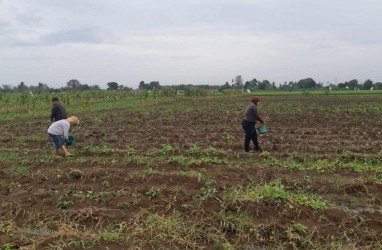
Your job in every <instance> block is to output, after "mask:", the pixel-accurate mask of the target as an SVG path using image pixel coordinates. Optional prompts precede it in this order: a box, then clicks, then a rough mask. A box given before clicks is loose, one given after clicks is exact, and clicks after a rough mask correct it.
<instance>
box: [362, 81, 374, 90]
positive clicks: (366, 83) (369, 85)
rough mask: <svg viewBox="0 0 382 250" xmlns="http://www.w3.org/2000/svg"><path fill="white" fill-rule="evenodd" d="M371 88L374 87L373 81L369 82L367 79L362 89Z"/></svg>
mask: <svg viewBox="0 0 382 250" xmlns="http://www.w3.org/2000/svg"><path fill="white" fill-rule="evenodd" d="M372 87H374V84H373V81H372V80H370V79H367V80H366V81H365V82H364V83H363V89H371V88H372Z"/></svg>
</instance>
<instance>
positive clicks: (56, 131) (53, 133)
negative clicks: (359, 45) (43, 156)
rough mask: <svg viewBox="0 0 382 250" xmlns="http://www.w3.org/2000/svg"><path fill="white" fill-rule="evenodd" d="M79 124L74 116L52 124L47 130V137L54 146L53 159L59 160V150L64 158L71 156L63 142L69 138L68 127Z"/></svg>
mask: <svg viewBox="0 0 382 250" xmlns="http://www.w3.org/2000/svg"><path fill="white" fill-rule="evenodd" d="M79 124H80V120H79V119H78V118H77V117H76V116H71V117H69V118H68V119H63V120H59V121H56V122H53V123H52V124H51V125H50V126H49V128H48V131H47V132H48V134H49V137H50V138H51V139H52V141H53V144H54V157H55V158H60V149H61V150H62V151H63V152H64V156H65V157H66V156H71V155H72V154H71V153H69V152H68V150H67V149H66V146H65V142H66V140H67V139H68V137H69V129H70V127H73V126H77V125H79Z"/></svg>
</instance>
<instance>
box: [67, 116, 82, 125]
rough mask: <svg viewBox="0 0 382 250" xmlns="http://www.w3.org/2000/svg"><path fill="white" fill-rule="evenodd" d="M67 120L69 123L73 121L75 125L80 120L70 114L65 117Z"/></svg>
mask: <svg viewBox="0 0 382 250" xmlns="http://www.w3.org/2000/svg"><path fill="white" fill-rule="evenodd" d="M67 121H68V122H70V123H73V124H75V125H79V124H80V120H79V119H78V117H77V116H71V117H69V118H68V119H67Z"/></svg>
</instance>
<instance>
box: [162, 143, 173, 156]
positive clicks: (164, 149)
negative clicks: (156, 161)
mask: <svg viewBox="0 0 382 250" xmlns="http://www.w3.org/2000/svg"><path fill="white" fill-rule="evenodd" d="M173 151H174V148H173V147H172V146H171V145H169V144H163V145H162V146H161V149H160V152H161V153H162V154H164V155H165V154H169V153H172V152H173Z"/></svg>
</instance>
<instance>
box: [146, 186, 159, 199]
mask: <svg viewBox="0 0 382 250" xmlns="http://www.w3.org/2000/svg"><path fill="white" fill-rule="evenodd" d="M159 194H160V190H159V188H151V189H150V190H149V191H147V192H146V193H145V195H146V196H147V197H149V198H150V199H154V198H156V197H158V195H159Z"/></svg>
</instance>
